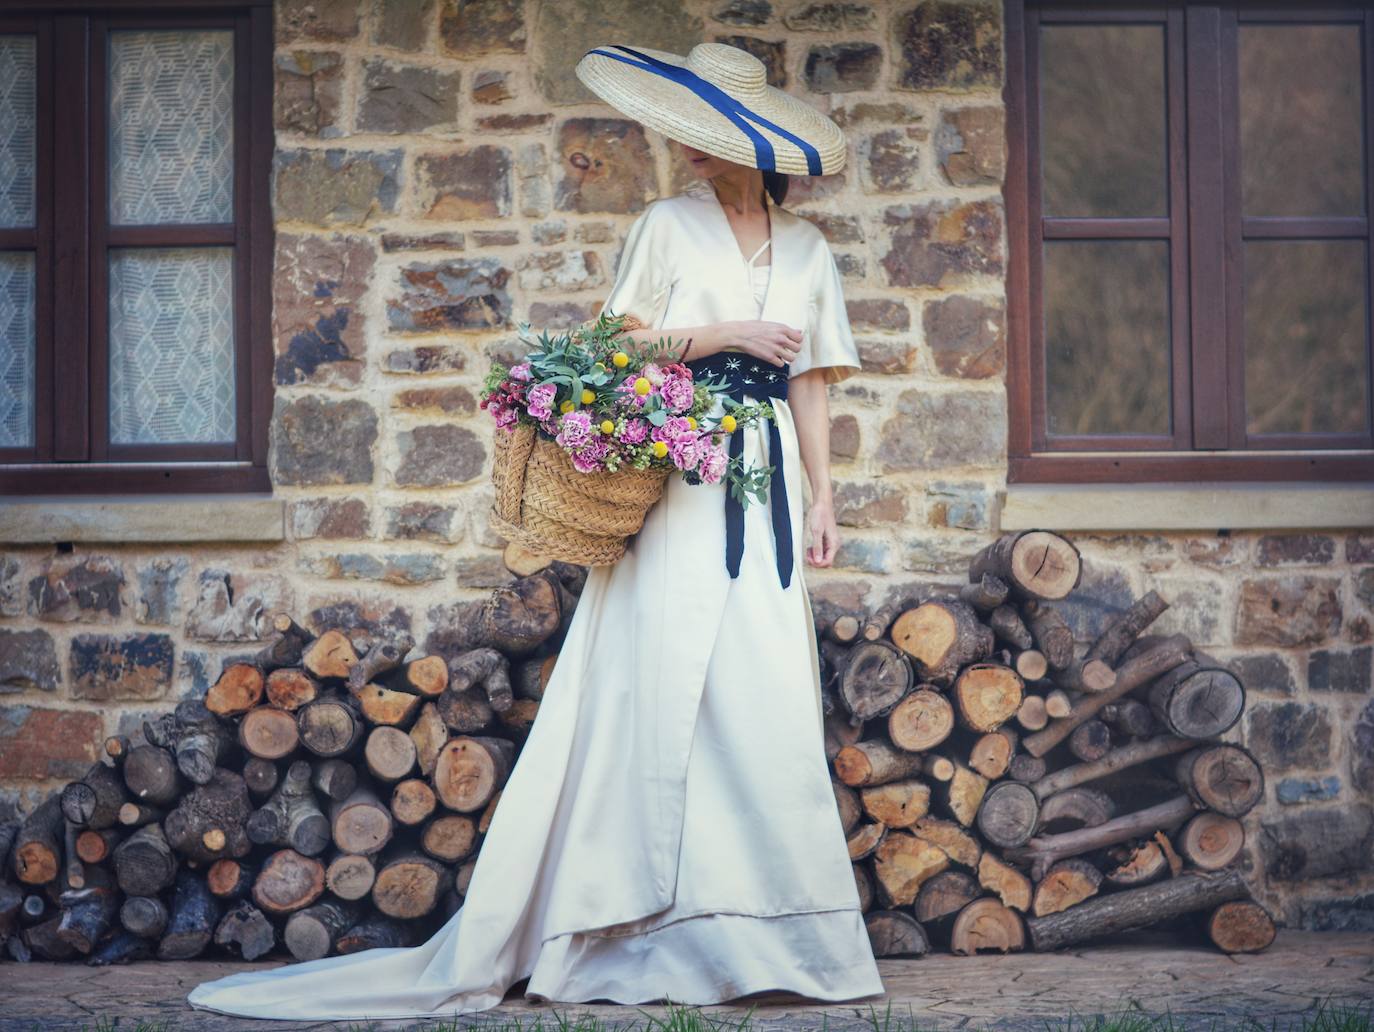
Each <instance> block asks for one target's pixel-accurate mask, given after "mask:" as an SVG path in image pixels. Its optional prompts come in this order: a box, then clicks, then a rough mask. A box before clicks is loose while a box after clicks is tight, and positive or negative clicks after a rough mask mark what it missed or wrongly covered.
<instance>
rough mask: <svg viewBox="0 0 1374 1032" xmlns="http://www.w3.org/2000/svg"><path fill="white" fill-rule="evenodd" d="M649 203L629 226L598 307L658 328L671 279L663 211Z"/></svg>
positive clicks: (666, 306) (605, 311) (656, 205)
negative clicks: (612, 277)
mask: <svg viewBox="0 0 1374 1032" xmlns="http://www.w3.org/2000/svg"><path fill="white" fill-rule="evenodd" d="M658 207H659V205H658V203H657V202H654V203H651V204H650V205H649V206H648V207H647V208H645V209H644V211H643V212H641V213H640V215H639V218H637V219H635V221H634V223H633V224H631V226H630V232H629V233H628V234H627V235H626V237H625V247H624V248H623V249H622V250H621V252H620V265H619V268H618V269H617V271H616V277H615V285H614V286H612V287H611V293H610V295H609V296H608V297H607V298H606V300H605V302H604V303H603V304H602V306H601V311H602V314H610V315H632V316H634V317H635V318H636V319H638V320H639V321H640V322H641V323H642V324H643V325H644V326H647V327H651V328H654V329H659V328H661V327H660V322H661V320H662V319H663V315H664V313H665V312H666V311H667V309H668V295H669V293H670V292H671V290H672V285H673V284H672V278H671V276H670V274H669V268H668V261H669V257H670V251H669V249H668V247H667V243H668V242H667V241H666V240H664V239H663V236H664V229H663V212H661V211H659V210H658Z"/></svg>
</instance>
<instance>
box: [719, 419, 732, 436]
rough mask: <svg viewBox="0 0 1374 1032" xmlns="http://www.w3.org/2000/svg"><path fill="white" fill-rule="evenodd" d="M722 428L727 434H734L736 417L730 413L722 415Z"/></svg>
mask: <svg viewBox="0 0 1374 1032" xmlns="http://www.w3.org/2000/svg"><path fill="white" fill-rule="evenodd" d="M720 428H721V429H722V430H724V431H725V432H726V433H727V434H733V433H734V432H735V417H734V416H730V415H725V416H721V417H720Z"/></svg>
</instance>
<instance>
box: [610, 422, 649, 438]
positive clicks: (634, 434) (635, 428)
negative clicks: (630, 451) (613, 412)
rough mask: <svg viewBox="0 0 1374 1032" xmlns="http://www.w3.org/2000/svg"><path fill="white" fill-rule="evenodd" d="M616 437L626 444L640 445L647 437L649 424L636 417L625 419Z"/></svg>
mask: <svg viewBox="0 0 1374 1032" xmlns="http://www.w3.org/2000/svg"><path fill="white" fill-rule="evenodd" d="M618 436H619V437H620V439H621V440H622V441H624V442H625V443H626V444H642V443H643V441H644V438H646V437H648V436H649V423H648V421H647V420H643V419H639V418H637V417H632V418H630V419H627V420H625V426H624V428H623V429H622V430H621V431H620V434H619V435H618Z"/></svg>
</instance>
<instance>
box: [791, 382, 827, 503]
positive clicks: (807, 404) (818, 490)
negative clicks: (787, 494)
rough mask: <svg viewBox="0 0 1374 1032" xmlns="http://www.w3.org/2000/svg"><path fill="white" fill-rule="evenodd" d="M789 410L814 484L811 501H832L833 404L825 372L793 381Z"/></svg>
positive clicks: (804, 463) (805, 464)
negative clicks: (831, 436) (827, 394)
mask: <svg viewBox="0 0 1374 1032" xmlns="http://www.w3.org/2000/svg"><path fill="white" fill-rule="evenodd" d="M787 407H788V408H790V409H791V410H792V417H793V419H792V421H793V422H794V423H795V424H796V426H797V446H798V448H799V450H800V451H801V459H802V465H803V466H804V467H805V468H806V478H807V480H809V481H810V482H811V498H812V500H813V501H814V500H817V499H826V500H829V498H830V493H831V486H830V401H829V398H828V397H827V396H826V384H825V374H824V372H823V371H822V370H820V369H808V370H807V371H806V372H804V373H798V374H797V375H796V376H794V377H792V379H791V380H789V381H788V383H787Z"/></svg>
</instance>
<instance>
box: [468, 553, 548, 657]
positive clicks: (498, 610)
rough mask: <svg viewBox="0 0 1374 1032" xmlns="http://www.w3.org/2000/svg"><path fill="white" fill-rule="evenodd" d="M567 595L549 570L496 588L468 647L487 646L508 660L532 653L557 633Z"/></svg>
mask: <svg viewBox="0 0 1374 1032" xmlns="http://www.w3.org/2000/svg"><path fill="white" fill-rule="evenodd" d="M565 591H566V589H564V588H563V585H562V583H561V582H560V581H559V578H558V575H557V574H556V573H554V572H553V571H552V570H550V569H546V570H540V571H539V572H538V573H533V574H530V575H529V576H527V577H521V578H520V579H519V580H517V581H515V582H514V583H513V584H509V585H506V586H505V587H501V588H497V589H496V590H495V591H493V592H492V593H491V594H490V595H488V596H487V598H486V601H485V602H484V603H483V604H482V608H481V611H480V614H479V616H478V619H477V621H476V627H475V628H474V632H475V633H474V634H473V640H472V642H471V644H469V645H468V646H467V647H469V648H472V647H477V646H480V645H487V646H491V647H493V648H496V649H498V650H500V651H501V652H503V653H505V654H506V655H507V656H524V655H526V654H528V653H530V652H533V651H534V650H535V649H537V648H538V647H539V646H540V645H542V644H544V642H545V641H547V640H548V639H549V638H551V637H553V636H554V634H556V633H557V632H558V629H559V627H560V625H561V624H562V621H563V608H564V602H563V595H564V594H565ZM450 673H452V668H450Z"/></svg>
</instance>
